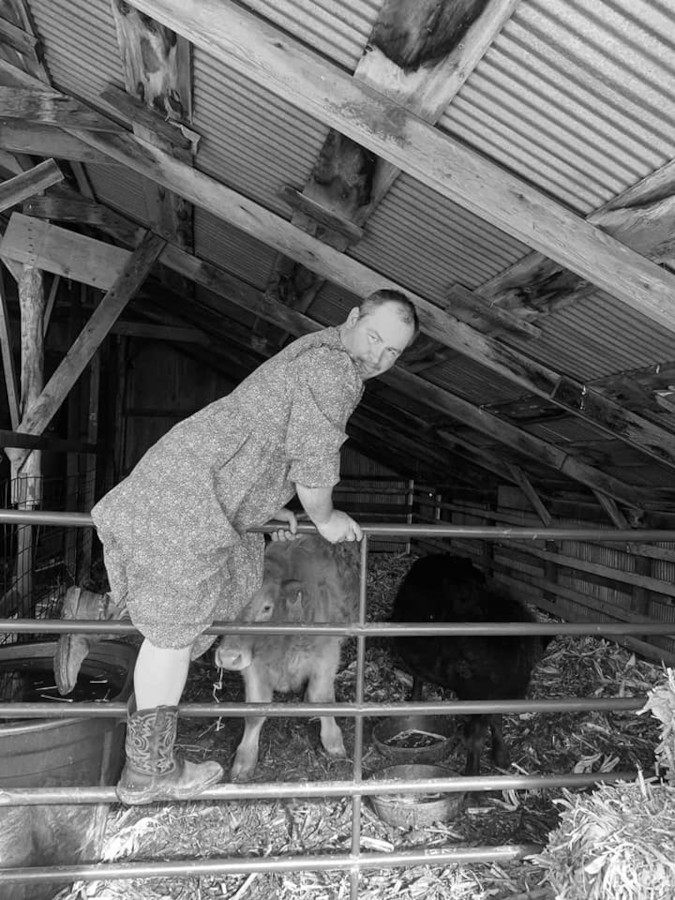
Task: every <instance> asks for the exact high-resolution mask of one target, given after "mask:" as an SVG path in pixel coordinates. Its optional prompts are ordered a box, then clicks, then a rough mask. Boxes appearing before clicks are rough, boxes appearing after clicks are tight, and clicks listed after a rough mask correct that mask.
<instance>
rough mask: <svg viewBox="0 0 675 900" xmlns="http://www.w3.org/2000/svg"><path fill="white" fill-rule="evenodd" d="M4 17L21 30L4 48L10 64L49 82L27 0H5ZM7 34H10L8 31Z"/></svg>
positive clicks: (6, 21)
mask: <svg viewBox="0 0 675 900" xmlns="http://www.w3.org/2000/svg"><path fill="white" fill-rule="evenodd" d="M2 19H3V21H4V22H5V23H7V24H9V25H12V26H14V27H15V28H16V29H18V32H20V33H18V32H16V31H15V32H14V33H13V38H14V43H12V41H10V42H9V43H6V44H5V45H4V47H3V48H2V50H3V56H4V58H5V59H6V60H7V61H8V62H9V63H10V64H12V65H14V66H16V67H18V68H20V69H25V70H27V71H28V72H29V73H30V74H31V75H33V76H35V77H36V78H39V79H40V80H41V81H42V82H44V83H48V82H49V77H48V75H47V70H46V69H45V66H44V63H43V61H42V47H41V44H40V41H39V39H38V37H37V35H36V34H35V28H34V26H33V19H32V16H31V14H30V10H29V9H28V3H27V0H3V2H2ZM5 34H8V31H6V32H5ZM10 44H12V46H10ZM15 44H18V45H19V46H18V47H17V46H15ZM31 47H32V49H31Z"/></svg>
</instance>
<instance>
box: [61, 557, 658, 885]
mask: <svg viewBox="0 0 675 900" xmlns="http://www.w3.org/2000/svg"><path fill="white" fill-rule="evenodd" d="M413 560H414V557H411V556H407V555H403V554H401V555H396V554H373V556H372V557H371V559H370V562H369V569H368V618H369V620H370V621H384V620H387V619H388V618H389V616H390V613H391V607H392V604H393V600H394V596H395V593H396V590H397V588H398V585H399V584H400V582H401V580H402V578H403V577H404V576H405V574H406V572H407V571H408V569H409V567H410V566H411V565H412V562H413ZM542 618H548V617H543V616H542ZM354 651H355V642H354V641H349V642H347V644H346V645H345V647H344V652H343V668H342V670H341V671H340V673H339V675H338V678H337V682H336V694H337V699H338V701H339V702H349V701H350V700H353V698H354V684H355V652H354ZM662 674H663V673H662V670H661V669H660V667H659V666H656V665H654V664H652V663H650V662H648V661H646V660H642V659H639V658H636V657H635V656H634V655H633V654H631V653H630V652H629V651H627V650H625V649H624V648H623V647H620V646H618V645H616V644H615V643H613V642H610V641H606V640H599V639H598V638H596V637H593V636H560V637H558V638H556V639H555V641H554V642H553V643H552V644H551V645H550V646H549V648H548V650H547V653H546V656H545V658H544V660H543V661H542V663H541V664H540V665H539V666H538V667H537V669H536V671H535V674H534V678H533V682H532V686H531V690H530V696H531V697H533V698H544V697H551V698H555V697H575V696H578V697H588V696H597V697H610V696H623V697H631V696H640V697H644V696H646V695H647V693H648V691H650V690H651V689H653V688H654V687H655V686H656V685H658V684H659V683H660V680H661V679H662ZM216 680H217V672H216V670H215V669H214V668H213V666H212V665H210V662H209V660H208V659H207V658H204V659H203V660H200V661H198V662H197V663H196V664H193V665H192V666H191V670H190V680H189V682H188V686H187V689H186V693H185V696H184V700H185V702H187V703H192V702H208V701H210V700H212V699H213V698H215V699H219V698H222V700H223V701H227V702H230V701H234V702H237V701H240V700H242V699H243V692H242V688H241V678H240V677H239V676H238V674H237V673H230V675H229V676H228V677H226V678H225V679H224V683H223V685H222V688H220V689H219V690H218V689H217V688H216V687H215V686H214V682H216ZM410 684H411V679H410V677H409V676H408V675H407V674H406V673H404V672H403V671H402V670H401V669H400V668H399V667H398V666H397V662H396V659H395V657H394V656H393V655H392V651H391V646H390V645H389V643H388V642H387V640H386V639H385V638H373V639H369V640H368V642H367V650H366V667H365V696H366V700H368V701H370V702H399V701H402V700H407V699H408V698H409V693H410ZM452 696H453V695H452V694H451V693H450V692H445V691H444V690H443V689H442V688H436V687H434V686H433V685H427V687H426V693H425V699H429V700H436V699H445V698H447V699H450V698H451V697H452ZM278 699H279V700H283V697H281V696H279V698H278ZM292 699H294V700H299V699H300V697H299V696H296V697H294V698H292ZM340 724H341V727H342V729H343V733H344V737H345V745H346V748H347V753H348V754H351V752H352V748H353V735H354V728H353V722H352V721H351V720H348V719H343V720H342V721H341V722H340ZM372 724H373V722H370V721H368V722H366V723H365V730H366V734H365V745H366V747H367V748H368V749H367V752H366V756H365V759H364V775H365V776H367V775H369V774H370V773H371V772H373V771H375V770H376V769H378V768H381V767H382V766H383V765H385V764H386V763H387V760H384V759H383V758H382V757H380V755H379V754H378V753H377V751H376V750H375V749H374V748H373V747H372V746H371V745H370V728H371V726H372ZM242 727H243V725H242V721H241V719H234V718H232V719H224V720H223V723H222V727H221V728H220V729H219V728H218V727H217V724H216V721H215V720H205V719H192V720H190V719H181V720H180V722H179V745H180V750H181V752H182V753H184V754H185V755H186V756H187V757H188V758H192V759H196V760H200V759H204V758H209V759H216V760H218V761H219V762H220V763H221V764H222V765H223V766H224V767H225V770H226V771H229V768H230V765H231V762H232V758H233V755H234V751H235V749H236V746H237V743H238V741H239V738H240V735H241V730H242ZM505 737H506V741H507V744H508V746H509V750H510V754H511V767H510V769H509V772H510V773H512V774H516V773H521V774H536V773H539V772H548V773H567V772H571V771H578V772H597V773H598V776H599V777H600V773H601V772H603V771H612V770H614V769H618V770H624V771H625V770H635V769H636V768H641V769H643V770H645V771H646V770H648V769H649V768H650V767H652V766H653V765H654V748H655V747H656V745H657V744H658V741H659V723H658V721H657V719H656V718H655V717H653V716H645V717H643V718H642V719H639V718H638V717H637V716H636V715H635V713H634V712H630V711H607V712H605V711H591V712H569V713H546V714H537V715H535V714H534V713H522V714H520V715H514V716H507V717H506V721H505ZM260 751H261V752H260V761H259V764H258V767H257V769H256V774H255V781H260V782H274V781H283V782H289V781H305V780H309V781H321V780H326V781H330V780H341V779H345V778H346V779H349V778H350V777H351V764H350V761H349V760H343V761H334V760H331V759H329V758H328V757H327V756H326V755H325V754H324V753H323V752H322V751H321V748H320V744H319V738H318V723H317V721H315V720H313V721H308V720H303V719H296V718H288V719H284V718H273V719H269V720H268V722H267V723H266V724H265V727H264V729H263V733H262V739H261V745H260ZM464 759H465V752H464V749H463V747H462V741H461V727H460V723H457V730H456V733H455V735H454V738H453V739H452V740H451V741H450V746H449V749H448V754H447V756H446V758H444V760H443V761H442V763H441V764H442V765H445V766H447V767H448V768H450V769H453V770H455V771H458V770H459V771H461V769H462V767H463V764H464ZM664 759H665V757H664ZM483 770H484V773H485V774H490V773H494V774H498V770H497V769H496V768H495V767H494V765H493V764H492V762H491V761H490V759H489V756H488V754H487V753H486V754H485V755H484V759H483ZM561 793H562V792H561V791H560V790H559V789H556V790H555V791H552V790H551V791H544V790H537V791H519V792H515V791H504V792H498V791H495V792H493V793H492V794H490V795H481V796H480V797H476V798H472V799H471V801H470V805H469V806H468V807H467V808H466V809H465V810H464V812H463V814H462V815H461V816H460V817H459V818H458V819H456V820H453V821H452V822H449V823H443V824H438V825H434V826H429V827H424V828H420V829H414V828H413V829H404V828H397V827H393V826H390V825H387V824H386V823H384V822H382V821H381V820H380V819H379V818H377V817H376V816H375V814H374V813H373V812H372V811H371V809H370V805H369V803H368V801H367V800H364V803H363V807H362V810H361V826H362V838H361V848H362V850H363V851H364V852H368V851H374V852H387V851H393V850H400V851H405V850H410V849H414V848H417V849H419V848H421V847H425V848H427V849H434V848H440V847H443V846H448V845H451V846H454V847H457V848H461V847H475V846H480V845H504V844H514V843H516V844H537V845H539V846H541V847H544V846H545V845H546V843H547V841H548V839H549V834H550V833H551V831H552V830H553V829H554V828H556V826H557V825H558V824H559V822H560V810H559V809H558V808H557V807H556V806H555V805H554V800H555V799H557V798H560V796H561ZM351 820H352V817H351V804H350V802H349V801H348V800H346V799H338V798H333V799H331V798H325V799H323V800H288V801H284V802H279V801H274V800H269V801H243V802H231V803H221V804H210V803H205V802H201V803H187V804H164V805H159V804H158V805H154V806H150V807H142V808H137V809H125V808H123V807H121V806H115V807H112V808H111V811H110V815H109V819H108V828H107V834H106V842H105V851H104V859H106V860H113V859H114V860H127V861H131V860H135V861H140V860H150V859H172V860H176V859H182V860H189V859H204V858H207V857H217V858H224V857H225V858H229V859H236V858H250V857H254V856H259V857H261V858H264V857H266V856H280V855H296V856H297V855H300V854H302V855H318V854H321V855H323V854H327V853H340V854H343V853H347V852H349V849H350V846H351ZM671 858H675V854H671ZM549 869H550V867H549V866H548V864H538V863H537V862H536V860H534V859H532V860H529V861H520V862H513V863H508V864H507V863H502V864H499V865H497V864H482V865H478V864H475V865H464V866H454V867H451V866H414V867H411V868H407V869H406V868H402V867H401V868H396V867H395V868H391V869H384V870H380V871H372V870H364V871H363V872H362V874H361V878H360V885H359V898H360V900H361V898H362V900H371V898H372V900H375V898H378V900H379V898H381V897H390V896H392V897H393V896H396V897H398V898H400V900H418V898H419V900H526V898H527V900H553V898H554V897H555V894H554V891H553V888H551V887H550V886H544V884H545V881H544V880H545V876H546V874H547V872H548V871H549ZM571 896H574V895H571ZM583 896H584V900H586V897H587V896H591V895H590V894H584V895H583ZM668 896H669V900H670V898H671V897H673V896H675V891H672V892H671V893H670V894H669V895H668ZM348 897H349V875H348V874H347V873H346V872H337V871H336V872H325V873H321V872H288V873H283V874H259V875H251V876H244V875H240V876H238V875H228V876H213V877H196V876H187V877H183V878H173V879H170V878H153V879H146V880H142V879H137V880H136V879H133V880H131V879H130V880H120V881H114V880H109V881H105V882H102V881H97V882H89V883H83V882H80V883H78V884H75V885H74V886H73V887H72V888H71V889H70V890H68V891H64V892H62V893H61V894H60V895H59V897H58V900H85V898H87V900H89V898H96V900H169V898H171V900H223V898H229V900H303V898H307V900H309V898H311V900H339V898H348ZM616 897H618V898H620V897H621V895H620V894H616ZM613 900H614V898H613ZM622 900H623V898H622Z"/></svg>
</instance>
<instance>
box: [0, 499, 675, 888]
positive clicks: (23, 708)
mask: <svg viewBox="0 0 675 900" xmlns="http://www.w3.org/2000/svg"><path fill="white" fill-rule="evenodd" d="M0 523H8V524H35V525H60V526H66V527H91V526H92V521H91V517H90V516H89V515H87V514H84V513H55V512H24V511H17V510H0ZM362 528H363V532H364V539H363V541H362V543H361V579H360V598H359V614H358V621H357V622H356V623H352V624H349V625H339V626H338V625H330V624H318V625H311V626H310V625H304V626H302V631H303V634H308V635H309V634H317V635H324V636H325V635H343V636H347V637H354V638H355V639H356V644H357V647H356V681H355V700H354V702H353V703H335V704H322V703H283V704H274V703H255V704H251V703H238V704H233V703H200V704H197V703H188V704H180V706H179V713H180V714H181V715H183V716H190V717H202V718H210V717H216V718H218V717H222V716H228V717H241V716H246V715H250V714H251V713H255V714H257V715H264V716H283V717H292V716H297V717H312V716H321V715H333V716H344V717H351V718H353V719H354V762H353V766H354V768H353V779H352V780H351V781H326V782H288V783H269V784H260V783H256V784H225V783H222V784H219V785H214V786H213V787H211V788H209V789H208V790H206V791H204V793H203V794H201V795H200V797H199V800H201V801H205V802H224V801H226V802H231V801H244V800H269V799H274V800H278V799H282V798H323V797H349V798H351V800H352V833H351V850H350V853H348V854H335V855H327V856H311V857H310V856H286V857H277V858H269V857H266V858H251V859H206V860H181V861H174V862H171V861H165V860H163V861H157V862H111V863H105V864H103V863H98V864H93V865H82V864H77V865H67V866H57V867H53V866H50V867H32V868H4V869H3V868H0V885H2V884H11V883H18V882H22V883H25V884H30V883H40V882H50V881H70V880H72V881H99V880H113V879H129V878H151V877H159V876H164V877H166V876H174V877H176V878H179V877H195V876H198V875H203V876H206V875H210V876H213V875H233V874H247V873H254V872H255V873H268V872H269V873H271V872H289V871H331V870H335V871H348V872H349V873H350V896H351V898H352V900H356V898H357V897H358V888H359V873H360V872H361V871H362V870H364V869H372V868H377V869H381V868H388V867H396V866H414V865H434V866H440V865H450V864H457V863H487V862H502V863H504V862H508V861H512V860H516V859H522V858H524V857H526V856H528V855H530V854H532V853H534V852H536V851H537V850H538V849H540V848H539V847H537V846H534V845H524V844H517V845H508V846H495V847H474V848H456V847H451V846H448V847H444V848H434V849H433V850H428V851H405V852H401V851H392V852H390V853H374V852H367V853H364V852H362V851H361V805H362V798H363V797H364V796H371V795H375V794H377V795H381V794H392V793H397V794H398V793H422V792H425V791H433V792H439V791H442V792H448V793H451V792H460V793H464V792H486V791H495V790H496V791H509V790H541V789H551V788H561V787H567V788H580V787H587V786H592V785H595V784H598V783H600V782H614V781H618V780H631V779H633V778H634V777H635V776H636V774H637V773H636V772H631V771H629V772H608V773H579V774H577V773H569V774H566V775H517V776H512V775H503V776H498V777H495V776H478V777H467V776H460V777H448V778H434V779H415V780H411V781H405V782H404V781H398V780H381V781H380V780H377V781H376V782H372V781H368V780H367V779H366V780H364V778H363V755H364V754H363V749H364V740H363V723H364V718H365V717H366V716H368V717H371V716H396V715H399V716H400V715H411V714H435V715H448V714H453V715H455V714H456V715H468V714H480V713H506V714H508V713H519V712H569V711H572V712H580V711H591V710H638V709H640V708H642V707H643V706H644V702H645V699H646V698H645V697H634V698H625V697H624V698H620V697H617V698H567V699H556V700H501V701H480V702H478V701H475V702H468V701H444V702H409V703H368V702H366V701H365V700H364V672H365V648H366V640H367V639H368V638H369V637H375V636H389V637H392V636H394V635H425V634H433V635H441V634H448V635H463V636H472V635H473V636H476V635H490V634H499V635H505V634H518V635H523V634H541V635H547V634H548V635H552V634H555V635H562V634H580V635H581V634H590V635H603V636H611V635H630V634H640V635H648V634H659V635H669V634H675V624H673V623H656V622H653V621H645V622H634V621H631V622H630V623H618V622H615V623H606V622H600V623H583V624H573V623H569V624H564V623H560V624H557V623H500V624H497V623H480V624H479V623H458V624H452V625H448V624H445V625H437V624H434V623H408V624H406V623H396V624H393V623H369V622H366V573H367V560H368V538H369V537H371V536H378V537H382V536H388V537H394V538H400V539H403V540H405V541H408V540H409V539H411V538H425V537H434V538H446V539H447V538H474V539H481V540H545V541H546V540H564V539H573V540H593V541H611V542H613V543H614V544H616V542H617V541H624V540H625V541H627V542H629V543H636V542H648V541H673V540H675V532H673V531H665V530H656V529H652V530H644V531H637V530H632V529H630V530H623V531H622V530H619V529H611V530H610V529H600V528H519V527H475V526H455V525H441V524H433V525H411V524H402V525H393V524H392V525H385V524H381V523H378V524H376V525H368V524H366V525H363V526H362ZM256 530H258V531H269V530H272V528H271V527H269V526H265V527H264V528H260V529H256ZM314 530H315V529H314V527H313V526H311V525H308V524H305V523H302V524H300V525H299V527H298V531H299V532H300V533H313V532H314ZM2 631H4V632H5V633H19V634H24V633H35V632H37V633H40V634H47V633H53V634H61V633H85V634H102V633H103V634H106V635H115V636H117V635H119V636H123V635H126V634H133V633H135V632H136V629H135V628H134V627H133V625H131V624H130V623H128V622H100V621H93V620H90V621H73V620H68V621H61V620H35V619H0V632H2ZM296 631H297V626H294V625H271V624H254V623H247V624H243V623H223V622H220V623H215V624H214V625H213V626H212V627H211V628H209V629H207V632H206V633H209V634H216V635H221V634H253V633H256V632H264V633H269V634H292V633H294V632H296ZM74 715H75V713H74V707H71V706H69V705H68V704H63V705H59V706H56V707H55V706H54V705H52V704H46V703H2V702H0V717H2V718H21V719H27V718H40V719H50V718H53V719H67V718H73V717H74ZM76 715H77V717H84V716H91V717H115V718H124V717H125V716H126V705H125V704H121V703H105V704H103V703H94V702H78V703H77V713H76ZM116 801H117V798H116V795H115V790H114V787H112V786H106V787H97V786H91V787H87V786H74V787H73V786H67V787H53V788H13V789H6V790H2V789H0V807H11V806H39V805H58V804H64V803H67V804H69V805H70V804H99V803H107V804H109V803H114V802H116ZM191 802H194V801H191Z"/></svg>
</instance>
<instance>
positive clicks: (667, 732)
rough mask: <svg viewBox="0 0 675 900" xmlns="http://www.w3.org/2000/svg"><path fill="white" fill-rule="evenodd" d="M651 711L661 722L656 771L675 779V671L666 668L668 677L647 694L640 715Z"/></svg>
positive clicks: (669, 779)
mask: <svg viewBox="0 0 675 900" xmlns="http://www.w3.org/2000/svg"><path fill="white" fill-rule="evenodd" d="M646 712H651V714H652V715H653V716H654V718H655V719H658V720H659V721H660V722H661V735H660V737H661V741H660V742H659V744H658V746H657V747H656V750H655V751H654V756H655V762H656V772H657V774H658V773H659V772H663V773H664V776H665V778H666V780H667V781H670V782H673V781H675V672H673V669H666V679H665V681H664V682H663V683H662V684H657V685H656V686H655V687H654V689H653V690H651V691H649V693H648V694H647V702H646V703H645V705H644V706H643V707H642V709H641V710H639V711H638V715H639V716H641V715H642V714H643V713H646Z"/></svg>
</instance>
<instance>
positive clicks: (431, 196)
mask: <svg viewBox="0 0 675 900" xmlns="http://www.w3.org/2000/svg"><path fill="white" fill-rule="evenodd" d="M365 232H366V233H365V237H364V238H363V240H361V241H360V242H359V243H358V245H357V246H356V247H354V248H353V250H352V255H353V256H354V257H356V259H358V260H360V261H361V262H363V263H365V264H366V265H368V266H370V267H371V268H373V269H375V270H376V271H380V272H386V273H387V275H388V277H390V278H392V279H393V280H395V281H397V282H398V283H399V284H401V285H402V286H403V287H406V288H408V289H409V290H411V291H414V292H415V293H418V294H421V295H422V296H423V297H426V298H427V299H429V300H434V301H436V302H441V301H443V300H445V299H446V298H447V294H448V289H449V288H450V287H451V285H453V284H454V283H459V284H462V285H464V286H465V287H467V288H469V289H472V288H476V287H477V286H478V285H479V284H482V283H483V282H484V281H487V280H489V279H490V278H492V277H493V276H494V275H496V274H497V273H498V272H500V271H501V270H502V269H503V268H504V267H505V266H508V265H510V264H511V263H513V262H515V261H516V260H518V259H520V258H521V257H522V256H523V255H524V254H525V253H527V252H528V248H527V247H525V246H524V245H523V244H521V243H519V242H518V241H516V240H515V239H514V238H511V237H509V236H508V235H506V234H504V233H503V232H502V231H500V230H499V229H498V228H495V227H494V226H493V225H490V223H488V222H485V221H483V220H482V219H479V218H478V217H477V216H474V215H473V214H471V213H469V212H468V211H467V210H465V209H462V208H461V207H460V206H457V205H456V204H454V203H452V202H451V201H449V200H446V199H445V198H444V197H441V196H439V195H438V194H435V193H434V192H433V191H431V190H430V189H429V188H427V187H425V186H424V185H422V184H420V183H419V182H417V181H415V180H414V179H412V178H411V177H410V176H408V175H400V176H399V178H398V179H397V181H396V182H395V183H394V185H393V187H392V189H391V190H390V191H389V193H388V194H387V196H386V197H385V199H384V200H383V202H382V203H381V204H380V206H379V207H378V209H377V212H376V214H375V216H374V217H373V218H372V219H370V220H369V221H368V222H367V224H366V226H365Z"/></svg>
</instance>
